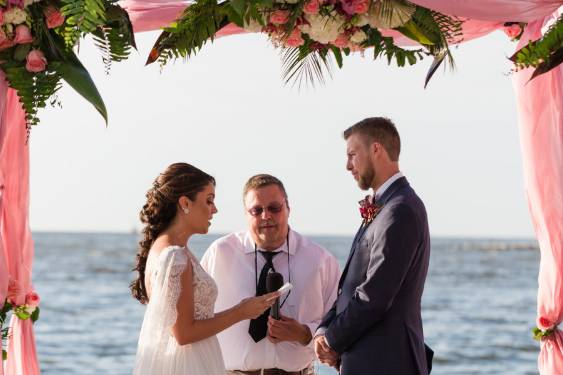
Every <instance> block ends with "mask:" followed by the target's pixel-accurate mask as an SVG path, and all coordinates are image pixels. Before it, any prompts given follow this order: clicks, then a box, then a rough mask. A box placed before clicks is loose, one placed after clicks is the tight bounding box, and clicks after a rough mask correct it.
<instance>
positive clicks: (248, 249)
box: [243, 228, 297, 255]
mask: <svg viewBox="0 0 563 375" xmlns="http://www.w3.org/2000/svg"><path fill="white" fill-rule="evenodd" d="M296 241H297V239H296V238H295V235H294V233H293V231H292V230H291V228H290V229H289V254H290V255H295V251H296V248H297V246H296V245H297V244H296ZM243 246H244V249H243V250H244V253H245V254H249V253H254V240H253V239H252V235H251V234H250V232H249V231H246V233H245V235H244V242H243ZM258 250H261V249H260V248H258ZM276 251H283V252H284V253H287V241H284V243H283V245H281V246H280V247H278V248H277V249H275V250H274V252H276Z"/></svg>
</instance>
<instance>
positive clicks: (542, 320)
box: [537, 316, 555, 331]
mask: <svg viewBox="0 0 563 375" xmlns="http://www.w3.org/2000/svg"><path fill="white" fill-rule="evenodd" d="M537 325H538V328H539V329H541V330H542V331H547V330H548V329H552V328H553V326H554V325H555V324H554V323H553V322H552V321H551V320H549V319H547V318H546V317H543V316H539V317H538V321H537Z"/></svg>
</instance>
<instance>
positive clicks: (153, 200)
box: [130, 163, 215, 304]
mask: <svg viewBox="0 0 563 375" xmlns="http://www.w3.org/2000/svg"><path fill="white" fill-rule="evenodd" d="M210 183H212V184H215V179H214V178H213V177H211V176H210V175H208V174H207V173H205V172H203V171H201V170H199V169H197V168H196V167H194V166H192V165H190V164H187V163H175V164H172V165H170V166H169V167H168V168H166V170H165V171H164V172H163V173H161V174H160V175H159V176H158V177H157V178H156V179H155V181H154V183H153V187H152V188H151V189H150V190H149V191H148V192H147V194H146V198H147V201H146V203H145V205H144V206H143V209H142V210H141V212H140V213H139V218H140V219H141V222H142V223H143V224H145V227H144V228H143V230H142V234H143V238H142V239H141V241H139V251H138V253H137V264H136V266H135V268H133V271H137V272H138V273H139V275H138V277H137V279H136V280H134V281H133V282H132V283H131V285H130V289H131V293H132V294H133V297H135V298H136V299H137V300H139V302H141V303H142V304H146V303H147V302H148V301H149V298H148V295H147V289H146V286H145V268H146V265H147V258H148V256H149V251H150V248H151V246H152V244H153V243H154V241H155V240H156V239H157V237H158V236H159V235H160V234H161V233H162V232H163V231H164V230H166V228H168V226H169V225H170V224H171V223H172V220H174V217H175V216H176V212H177V210H178V200H179V199H180V197H182V196H186V197H188V198H189V199H190V200H192V201H194V200H195V198H196V195H197V193H199V192H200V191H202V190H203V189H204V188H205V187H206V186H207V185H208V184H210Z"/></svg>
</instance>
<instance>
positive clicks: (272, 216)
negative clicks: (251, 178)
mask: <svg viewBox="0 0 563 375" xmlns="http://www.w3.org/2000/svg"><path fill="white" fill-rule="evenodd" d="M244 204H245V208H246V217H247V220H248V227H249V230H250V233H251V234H252V238H253V239H254V242H256V245H258V246H259V247H260V248H262V249H264V250H275V249H277V248H278V247H280V246H281V245H283V243H284V241H285V239H286V236H287V230H288V225H287V220H288V218H289V207H288V205H287V199H286V197H285V195H284V194H283V192H282V191H281V190H280V188H279V187H278V186H277V185H268V186H264V187H261V188H258V189H251V190H249V191H248V193H247V194H246V196H245V197H244Z"/></svg>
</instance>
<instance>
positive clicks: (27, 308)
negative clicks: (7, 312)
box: [25, 305, 36, 315]
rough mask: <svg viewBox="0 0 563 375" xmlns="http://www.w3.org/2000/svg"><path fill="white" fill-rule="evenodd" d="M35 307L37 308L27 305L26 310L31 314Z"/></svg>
mask: <svg viewBox="0 0 563 375" xmlns="http://www.w3.org/2000/svg"><path fill="white" fill-rule="evenodd" d="M35 309H36V307H35V306H29V305H25V312H26V313H28V314H29V315H31V314H33V312H34V311H35Z"/></svg>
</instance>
